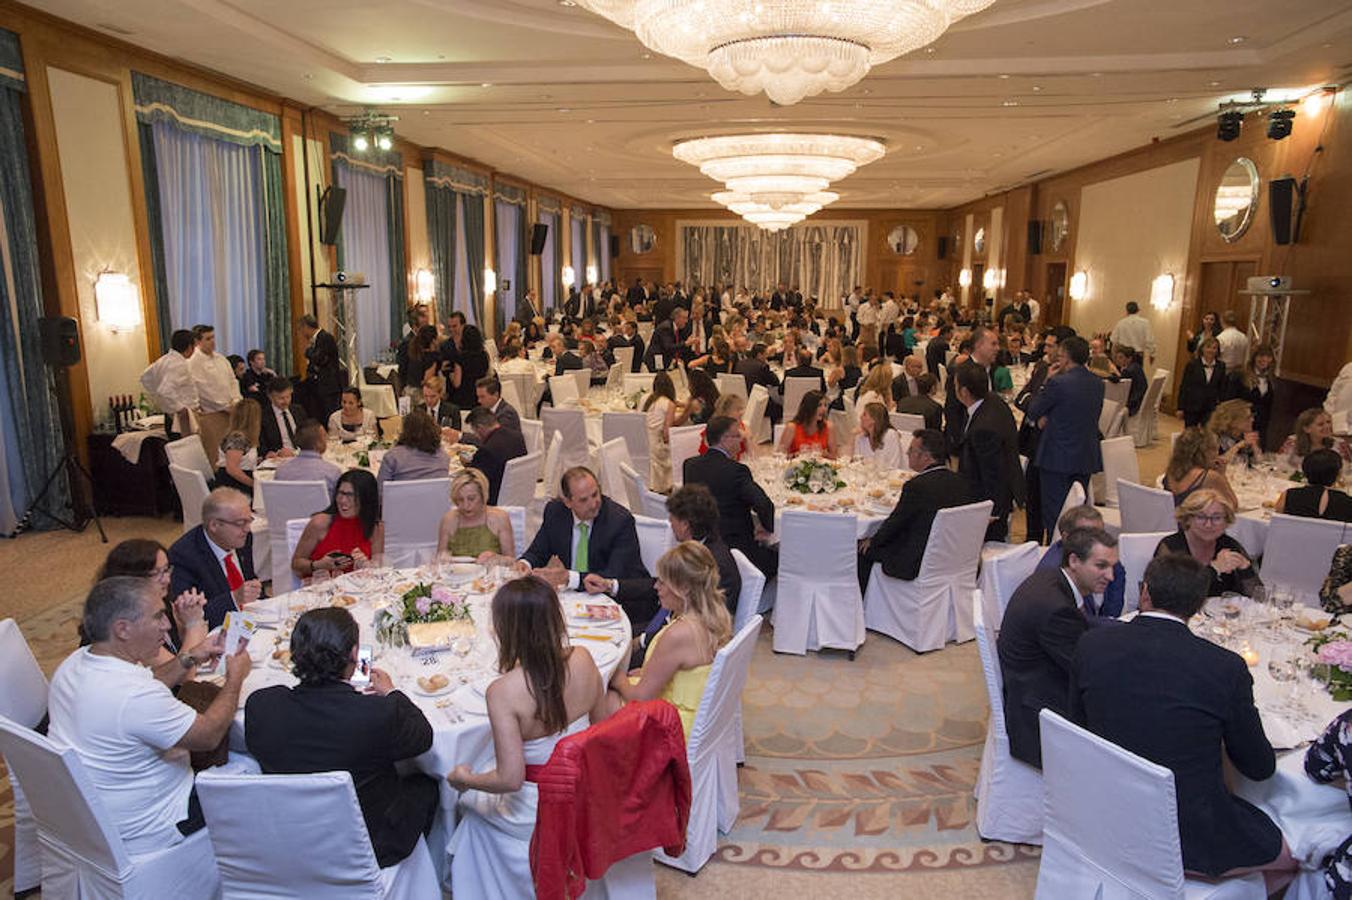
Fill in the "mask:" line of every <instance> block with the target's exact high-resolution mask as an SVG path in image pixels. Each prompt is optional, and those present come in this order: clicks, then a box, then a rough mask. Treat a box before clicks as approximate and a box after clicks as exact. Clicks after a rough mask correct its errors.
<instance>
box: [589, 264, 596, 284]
mask: <svg viewBox="0 0 1352 900" xmlns="http://www.w3.org/2000/svg"><path fill="white" fill-rule="evenodd" d="M596 275H597V272H596V266H587V283H588V284H596Z"/></svg>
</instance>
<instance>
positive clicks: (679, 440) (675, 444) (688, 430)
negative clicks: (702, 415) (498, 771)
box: [669, 425, 704, 488]
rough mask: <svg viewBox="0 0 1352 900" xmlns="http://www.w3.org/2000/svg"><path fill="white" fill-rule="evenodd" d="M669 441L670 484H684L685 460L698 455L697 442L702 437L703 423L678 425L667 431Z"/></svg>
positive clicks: (676, 485)
mask: <svg viewBox="0 0 1352 900" xmlns="http://www.w3.org/2000/svg"><path fill="white" fill-rule="evenodd" d="M669 435H670V441H671V485H672V487H674V488H676V487H680V486H681V485H683V484H685V461H686V460H687V459H689V458H690V457H692V456H699V442H700V440H701V439H702V438H703V437H704V426H703V425H679V426H677V427H675V428H672V429H671V430H670V432H669Z"/></svg>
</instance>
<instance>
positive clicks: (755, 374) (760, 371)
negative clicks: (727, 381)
mask: <svg viewBox="0 0 1352 900" xmlns="http://www.w3.org/2000/svg"><path fill="white" fill-rule="evenodd" d="M766 350H767V348H766V346H765V344H763V343H760V342H757V343H756V344H754V345H752V347H751V352H750V353H749V354H747V355H746V356H743V357H742V358H741V359H739V360H737V362H735V363H733V366H732V371H733V372H735V373H736V374H738V375H741V376H742V378H743V379H745V381H746V393H747V396H748V397H749V396H751V387H752V385H756V384H759V385H763V386H764V387H765V391H766V393H768V394H769V395H770V402H769V403H767V404H766V406H765V414H766V415H767V416H769V417H770V421H771V422H778V421H779V420H780V419H782V418H783V417H784V405H783V401H782V395H781V393H780V389H779V379H778V378H776V377H775V373H774V371H773V370H772V369H771V368H770V363H769V362H767V361H766V359H765V354H766Z"/></svg>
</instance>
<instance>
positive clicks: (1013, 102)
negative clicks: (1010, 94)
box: [1000, 100, 1019, 106]
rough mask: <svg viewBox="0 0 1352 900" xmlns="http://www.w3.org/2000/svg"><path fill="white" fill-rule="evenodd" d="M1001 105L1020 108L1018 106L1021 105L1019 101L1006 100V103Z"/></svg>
mask: <svg viewBox="0 0 1352 900" xmlns="http://www.w3.org/2000/svg"><path fill="white" fill-rule="evenodd" d="M1000 105H1001V106H1018V105H1019V101H1017V100H1006V101H1005V102H1004V103H1001V104H1000Z"/></svg>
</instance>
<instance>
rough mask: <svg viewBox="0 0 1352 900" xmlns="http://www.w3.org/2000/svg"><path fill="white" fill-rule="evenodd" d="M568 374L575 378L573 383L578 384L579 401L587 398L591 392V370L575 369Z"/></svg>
mask: <svg viewBox="0 0 1352 900" xmlns="http://www.w3.org/2000/svg"><path fill="white" fill-rule="evenodd" d="M567 374H569V375H571V376H573V381H574V382H576V383H577V396H578V399H579V400H580V399H582V398H583V397H585V396H587V393H588V392H589V391H590V390H591V369H574V370H573V371H571V372H568V373H567Z"/></svg>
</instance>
